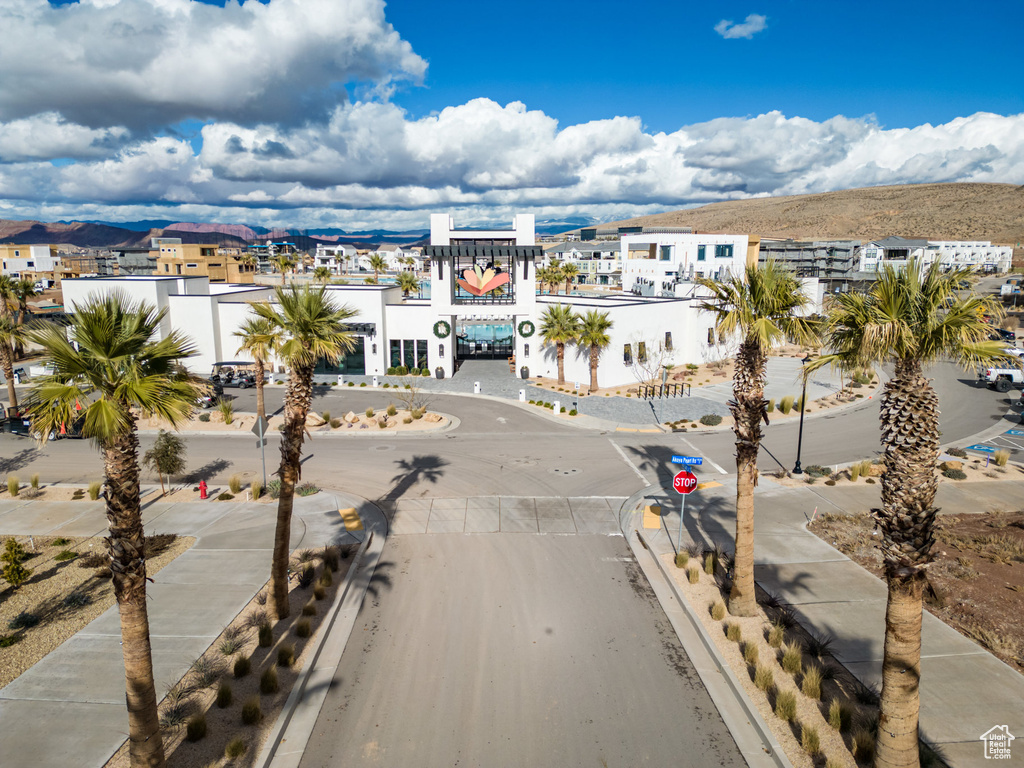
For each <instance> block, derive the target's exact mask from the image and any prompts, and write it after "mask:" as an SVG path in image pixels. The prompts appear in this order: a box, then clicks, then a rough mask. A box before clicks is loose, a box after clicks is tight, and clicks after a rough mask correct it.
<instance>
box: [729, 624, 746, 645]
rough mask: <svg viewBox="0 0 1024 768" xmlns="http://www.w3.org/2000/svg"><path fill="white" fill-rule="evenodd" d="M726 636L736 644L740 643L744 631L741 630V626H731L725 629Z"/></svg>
mask: <svg viewBox="0 0 1024 768" xmlns="http://www.w3.org/2000/svg"><path fill="white" fill-rule="evenodd" d="M725 636H726V637H727V638H729V639H730V640H732V641H733V642H734V643H738V642H739V641H740V640H742V639H743V630H742V629H741V628H740V625H739V624H730V625H729V626H728V627H726V628H725Z"/></svg>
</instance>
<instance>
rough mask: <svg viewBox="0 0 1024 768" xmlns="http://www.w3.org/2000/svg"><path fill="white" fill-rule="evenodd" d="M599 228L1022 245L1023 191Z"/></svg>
mask: <svg viewBox="0 0 1024 768" xmlns="http://www.w3.org/2000/svg"><path fill="white" fill-rule="evenodd" d="M601 226H663V227H682V226H689V227H693V229H694V230H695V231H697V232H735V233H746V234H753V235H760V236H761V237H773V238H792V239H794V240H803V239H822V240H845V239H851V240H876V239H879V238H883V237H886V236H888V235H899V236H901V237H910V238H927V239H930V240H991V241H992V242H993V243H996V244H999V245H1016V244H1017V243H1020V242H1024V186H1020V187H1019V186H1015V185H1012V184H908V185H901V186H893V187H867V188H864V189H847V190H843V191H840V192H825V193H822V194H818V195H793V196H791V197H768V198H757V199H753V200H735V201H730V202H726V203H712V204H711V205H705V206H702V207H700V208H690V209H685V210H679V211H670V212H668V213H658V214H654V215H652V216H639V217H637V218H634V219H626V220H624V221H615V222H609V223H608V224H605V225H601ZM575 231H577V232H578V231H579V230H575Z"/></svg>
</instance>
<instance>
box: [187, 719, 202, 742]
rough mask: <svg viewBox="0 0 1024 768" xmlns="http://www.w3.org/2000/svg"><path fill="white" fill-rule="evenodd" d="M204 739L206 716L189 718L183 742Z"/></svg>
mask: <svg viewBox="0 0 1024 768" xmlns="http://www.w3.org/2000/svg"><path fill="white" fill-rule="evenodd" d="M205 738H206V715H203V714H199V715H194V716H193V717H191V718H189V721H188V724H187V725H186V726H185V740H186V741H199V740H201V739H205Z"/></svg>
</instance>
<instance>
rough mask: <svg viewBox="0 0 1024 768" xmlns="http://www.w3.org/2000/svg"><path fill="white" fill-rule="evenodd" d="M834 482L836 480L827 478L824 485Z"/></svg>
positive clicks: (833, 483)
mask: <svg viewBox="0 0 1024 768" xmlns="http://www.w3.org/2000/svg"><path fill="white" fill-rule="evenodd" d="M835 484H836V481H835V480H832V479H829V480H826V481H825V485H835Z"/></svg>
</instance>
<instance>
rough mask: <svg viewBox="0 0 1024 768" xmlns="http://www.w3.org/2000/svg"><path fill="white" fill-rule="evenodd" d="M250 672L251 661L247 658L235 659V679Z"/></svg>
mask: <svg viewBox="0 0 1024 768" xmlns="http://www.w3.org/2000/svg"><path fill="white" fill-rule="evenodd" d="M250 671H252V660H251V659H250V658H249V657H248V656H239V657H238V658H237V659H235V668H234V673H235V677H245V676H246V675H248V674H249V672H250Z"/></svg>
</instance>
